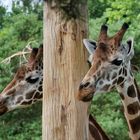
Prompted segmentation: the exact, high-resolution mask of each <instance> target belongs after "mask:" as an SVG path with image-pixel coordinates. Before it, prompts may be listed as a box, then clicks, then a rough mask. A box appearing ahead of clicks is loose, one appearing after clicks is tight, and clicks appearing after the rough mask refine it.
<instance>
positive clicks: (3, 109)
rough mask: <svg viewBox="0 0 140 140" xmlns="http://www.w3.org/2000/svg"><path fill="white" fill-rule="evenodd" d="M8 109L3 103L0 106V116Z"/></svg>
mask: <svg viewBox="0 0 140 140" xmlns="http://www.w3.org/2000/svg"><path fill="white" fill-rule="evenodd" d="M7 111H8V108H7V107H6V106H4V105H2V106H0V116H1V115H3V114H5V113H6V112H7Z"/></svg>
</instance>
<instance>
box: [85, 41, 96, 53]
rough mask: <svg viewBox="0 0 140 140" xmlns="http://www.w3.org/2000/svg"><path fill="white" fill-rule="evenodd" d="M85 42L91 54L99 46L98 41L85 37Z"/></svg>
mask: <svg viewBox="0 0 140 140" xmlns="http://www.w3.org/2000/svg"><path fill="white" fill-rule="evenodd" d="M83 43H84V45H85V47H86V48H87V50H88V52H89V54H93V53H94V51H95V50H96V47H97V46H96V41H94V40H89V39H83Z"/></svg>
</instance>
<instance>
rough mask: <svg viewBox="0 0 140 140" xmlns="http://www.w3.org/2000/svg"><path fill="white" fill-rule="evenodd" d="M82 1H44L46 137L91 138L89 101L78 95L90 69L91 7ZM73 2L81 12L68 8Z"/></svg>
mask: <svg viewBox="0 0 140 140" xmlns="http://www.w3.org/2000/svg"><path fill="white" fill-rule="evenodd" d="M67 1H68V0H67ZM74 1H75V0H74ZM74 1H73V2H74ZM80 1H81V0H79V2H76V5H75V4H74V3H73V2H72V1H71V2H70V4H71V5H70V4H69V3H67V4H66V3H62V2H59V1H58V0H47V1H45V2H44V54H43V56H44V60H43V61H44V81H43V84H44V87H43V90H44V95H43V128H42V129H43V140H87V139H88V138H86V137H87V136H86V135H87V134H86V119H87V105H86V104H84V103H82V102H79V101H78V100H77V99H76V98H75V95H76V92H77V88H78V86H79V83H80V81H81V79H82V78H83V77H84V75H85V73H86V72H87V70H88V66H87V64H86V59H87V54H86V52H85V49H84V47H83V43H82V39H83V38H84V37H86V35H87V19H86V18H87V17H86V16H87V11H86V10H87V9H86V8H87V7H86V0H82V2H80ZM65 2H66V1H65ZM72 5H75V6H76V7H74V8H77V9H73V10H76V12H77V13H76V12H74V11H72V9H69V10H68V8H69V7H71V6H72ZM71 8H73V7H71ZM67 10H68V11H67ZM69 12H71V13H69ZM72 12H73V13H72ZM78 12H79V17H78Z"/></svg>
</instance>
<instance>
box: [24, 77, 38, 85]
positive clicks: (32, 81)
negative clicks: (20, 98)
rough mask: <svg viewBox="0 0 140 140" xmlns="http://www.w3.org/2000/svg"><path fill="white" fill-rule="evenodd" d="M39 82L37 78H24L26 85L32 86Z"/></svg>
mask: <svg viewBox="0 0 140 140" xmlns="http://www.w3.org/2000/svg"><path fill="white" fill-rule="evenodd" d="M38 80H39V77H31V76H29V77H28V78H26V81H27V82H28V83H31V84H34V83H35V82H37V81H38Z"/></svg>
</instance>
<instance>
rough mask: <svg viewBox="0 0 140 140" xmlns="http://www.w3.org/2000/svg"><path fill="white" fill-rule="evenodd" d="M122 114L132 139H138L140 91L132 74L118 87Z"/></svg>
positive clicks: (139, 138) (139, 139) (139, 128)
mask: <svg viewBox="0 0 140 140" xmlns="http://www.w3.org/2000/svg"><path fill="white" fill-rule="evenodd" d="M117 89H118V91H119V92H120V95H121V98H122V103H123V106H124V115H125V118H126V120H127V124H128V127H129V136H130V138H131V139H132V140H140V102H139V101H140V91H139V89H138V86H137V83H136V81H135V79H134V77H133V75H132V74H130V75H129V76H128V78H127V80H125V81H124V82H123V83H122V84H121V85H120V86H119V87H117Z"/></svg>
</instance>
